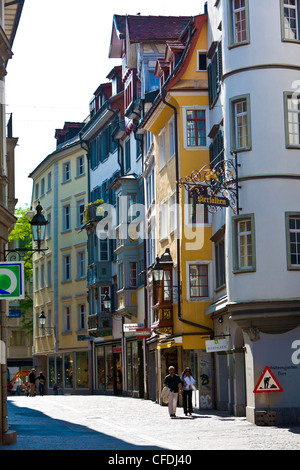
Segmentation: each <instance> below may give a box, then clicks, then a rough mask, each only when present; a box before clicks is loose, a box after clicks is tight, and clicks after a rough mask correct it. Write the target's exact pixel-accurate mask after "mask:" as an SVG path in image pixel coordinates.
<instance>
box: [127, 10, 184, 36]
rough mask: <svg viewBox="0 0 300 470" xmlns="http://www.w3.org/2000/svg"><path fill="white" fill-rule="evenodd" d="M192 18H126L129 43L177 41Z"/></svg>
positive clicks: (130, 16)
mask: <svg viewBox="0 0 300 470" xmlns="http://www.w3.org/2000/svg"><path fill="white" fill-rule="evenodd" d="M192 20H193V17H192V16H132V15H128V16H127V25H128V34H129V39H130V42H144V41H147V42H151V41H155V42H158V41H160V40H161V41H166V40H172V39H178V38H179V36H180V35H181V34H182V32H183V31H184V30H185V28H186V27H187V25H188V24H189V23H190V21H192Z"/></svg>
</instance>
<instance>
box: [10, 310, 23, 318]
mask: <svg viewBox="0 0 300 470" xmlns="http://www.w3.org/2000/svg"><path fill="white" fill-rule="evenodd" d="M8 317H9V318H21V310H18V309H12V308H10V309H9V311H8Z"/></svg>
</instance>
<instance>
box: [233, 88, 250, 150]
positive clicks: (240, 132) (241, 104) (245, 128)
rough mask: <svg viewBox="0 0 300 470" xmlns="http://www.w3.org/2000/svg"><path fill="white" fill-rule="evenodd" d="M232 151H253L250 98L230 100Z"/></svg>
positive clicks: (247, 96)
mask: <svg viewBox="0 0 300 470" xmlns="http://www.w3.org/2000/svg"><path fill="white" fill-rule="evenodd" d="M230 112H231V150H240V151H241V150H251V127H250V97H249V95H246V96H242V97H238V98H233V99H231V100H230Z"/></svg>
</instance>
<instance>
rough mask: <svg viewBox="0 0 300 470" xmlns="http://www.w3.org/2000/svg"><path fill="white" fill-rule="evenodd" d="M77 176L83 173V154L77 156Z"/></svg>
mask: <svg viewBox="0 0 300 470" xmlns="http://www.w3.org/2000/svg"><path fill="white" fill-rule="evenodd" d="M76 170H77V175H76V176H77V177H79V176H82V175H84V173H85V169H84V156H83V155H81V156H80V157H78V158H77V168H76Z"/></svg>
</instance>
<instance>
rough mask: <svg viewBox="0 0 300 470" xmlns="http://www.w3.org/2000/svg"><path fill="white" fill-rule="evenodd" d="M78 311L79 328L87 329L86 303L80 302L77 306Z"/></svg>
mask: <svg viewBox="0 0 300 470" xmlns="http://www.w3.org/2000/svg"><path fill="white" fill-rule="evenodd" d="M77 313H78V329H79V330H85V329H86V314H85V304H79V305H78V306H77Z"/></svg>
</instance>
